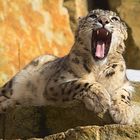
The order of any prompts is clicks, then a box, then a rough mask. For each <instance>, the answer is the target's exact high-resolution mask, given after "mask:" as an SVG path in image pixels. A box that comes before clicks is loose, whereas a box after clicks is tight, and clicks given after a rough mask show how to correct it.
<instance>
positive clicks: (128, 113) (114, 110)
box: [109, 103, 134, 124]
mask: <svg viewBox="0 0 140 140" xmlns="http://www.w3.org/2000/svg"><path fill="white" fill-rule="evenodd" d="M109 112H110V115H111V117H112V119H113V120H114V122H116V123H118V124H132V121H133V117H134V113H133V110H132V107H131V105H128V104H126V103H118V104H113V105H111V107H110V109H109Z"/></svg>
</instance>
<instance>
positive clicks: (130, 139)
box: [44, 125, 140, 140]
mask: <svg viewBox="0 0 140 140" xmlns="http://www.w3.org/2000/svg"><path fill="white" fill-rule="evenodd" d="M44 140H140V126H139V125H131V126H128V125H106V126H104V127H99V126H86V127H77V128H75V129H69V130H68V131H66V132H62V133H58V134H55V135H50V136H48V137H45V138H44Z"/></svg>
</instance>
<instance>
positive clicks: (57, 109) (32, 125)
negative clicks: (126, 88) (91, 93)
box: [0, 102, 140, 139]
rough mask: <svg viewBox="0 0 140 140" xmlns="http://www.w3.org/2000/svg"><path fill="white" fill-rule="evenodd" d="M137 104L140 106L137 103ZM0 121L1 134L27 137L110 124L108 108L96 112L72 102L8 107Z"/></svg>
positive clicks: (6, 137)
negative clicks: (105, 110) (55, 104)
mask: <svg viewBox="0 0 140 140" xmlns="http://www.w3.org/2000/svg"><path fill="white" fill-rule="evenodd" d="M137 106H138V107H139V105H137ZM136 112H137V108H136ZM139 118H140V115H139V117H137V118H136V119H135V120H134V121H135V122H137V124H138V123H139V124H140V121H139V120H140V119H139ZM0 124H1V125H0V138H4V139H11V138H12V139H17V138H22V139H23V138H24V139H27V138H32V137H40V138H43V137H45V136H48V135H51V134H55V133H59V132H64V131H66V130H68V129H70V128H74V127H77V126H89V125H98V126H104V125H107V124H113V121H112V119H111V117H110V115H109V113H108V112H107V113H105V114H103V113H101V114H98V115H97V114H94V113H93V112H91V111H88V110H87V109H86V108H85V107H84V105H83V104H82V103H80V102H73V103H70V104H66V105H63V106H46V107H21V106H17V107H16V108H15V109H9V110H7V113H5V114H1V115H0ZM125 127H127V126H125ZM85 128H89V127H85ZM93 128H95V127H93ZM96 128H97V127H96ZM100 128H102V129H100V130H101V131H105V132H106V131H107V132H106V133H109V132H108V129H109V128H108V126H107V127H100ZM112 128H113V126H112ZM104 129H107V130H104ZM76 130H77V129H76ZM132 131H133V130H132ZM84 133H85V132H84ZM84 133H83V134H81V135H84Z"/></svg>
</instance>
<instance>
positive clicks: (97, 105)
mask: <svg viewBox="0 0 140 140" xmlns="http://www.w3.org/2000/svg"><path fill="white" fill-rule="evenodd" d="M83 102H84V103H85V106H86V108H87V109H88V110H91V111H94V112H95V113H100V112H105V111H106V110H107V109H109V107H110V95H109V94H108V93H107V92H99V91H98V92H97V91H96V93H95V92H89V93H88V95H86V96H84V98H83Z"/></svg>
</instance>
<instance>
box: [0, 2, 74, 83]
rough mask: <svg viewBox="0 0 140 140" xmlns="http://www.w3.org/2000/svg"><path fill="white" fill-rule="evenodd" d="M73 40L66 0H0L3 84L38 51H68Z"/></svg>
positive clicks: (50, 52) (1, 80)
mask: <svg viewBox="0 0 140 140" xmlns="http://www.w3.org/2000/svg"><path fill="white" fill-rule="evenodd" d="M73 40H74V39H73V34H72V31H71V27H70V24H69V14H68V11H67V9H66V8H65V7H64V6H63V0H47V1H46V0H35V1H34V0H28V1H27V0H22V2H20V1H19V0H13V1H9V0H4V1H0V56H1V58H2V59H1V61H0V85H2V84H4V83H5V82H6V81H8V80H9V79H10V78H11V76H13V75H15V74H16V73H17V72H18V71H19V70H20V69H21V68H23V67H24V66H25V65H26V64H27V63H28V62H29V61H31V60H32V59H33V58H35V57H37V56H39V55H42V54H46V53H49V54H54V55H57V56H63V55H64V54H66V53H68V51H69V50H70V48H71V46H72V44H73Z"/></svg>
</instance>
